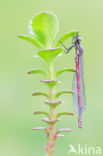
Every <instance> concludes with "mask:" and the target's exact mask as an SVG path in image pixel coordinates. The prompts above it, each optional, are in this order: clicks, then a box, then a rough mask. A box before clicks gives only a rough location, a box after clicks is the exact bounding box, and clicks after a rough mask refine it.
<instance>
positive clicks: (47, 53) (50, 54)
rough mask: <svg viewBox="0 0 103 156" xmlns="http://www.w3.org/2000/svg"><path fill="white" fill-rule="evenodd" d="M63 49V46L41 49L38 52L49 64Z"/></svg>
mask: <svg viewBox="0 0 103 156" xmlns="http://www.w3.org/2000/svg"><path fill="white" fill-rule="evenodd" d="M62 51H63V48H53V49H49V50H48V49H45V50H41V51H39V52H38V53H37V55H38V56H40V57H41V58H42V59H44V60H45V61H46V62H47V63H48V64H49V63H51V62H52V61H53V60H54V59H55V58H56V56H58V55H59V54H60V53H61V52H62Z"/></svg>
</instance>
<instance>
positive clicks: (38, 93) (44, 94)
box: [32, 92, 49, 98]
mask: <svg viewBox="0 0 103 156" xmlns="http://www.w3.org/2000/svg"><path fill="white" fill-rule="evenodd" d="M38 95H43V96H45V97H47V98H48V97H49V96H48V94H46V93H44V92H33V93H32V96H38Z"/></svg>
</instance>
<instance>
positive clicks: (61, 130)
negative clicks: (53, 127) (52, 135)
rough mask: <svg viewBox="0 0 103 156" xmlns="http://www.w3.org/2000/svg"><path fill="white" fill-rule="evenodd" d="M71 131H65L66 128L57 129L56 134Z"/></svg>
mask: <svg viewBox="0 0 103 156" xmlns="http://www.w3.org/2000/svg"><path fill="white" fill-rule="evenodd" d="M71 131H72V130H71V129H67V128H64V129H58V130H57V132H56V134H58V133H60V132H71Z"/></svg>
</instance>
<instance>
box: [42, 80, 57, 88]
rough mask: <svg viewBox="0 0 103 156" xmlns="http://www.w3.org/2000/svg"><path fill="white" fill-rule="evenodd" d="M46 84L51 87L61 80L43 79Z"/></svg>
mask: <svg viewBox="0 0 103 156" xmlns="http://www.w3.org/2000/svg"><path fill="white" fill-rule="evenodd" d="M41 82H43V83H44V84H46V85H48V86H49V87H53V86H55V85H56V84H57V83H60V81H57V80H41Z"/></svg>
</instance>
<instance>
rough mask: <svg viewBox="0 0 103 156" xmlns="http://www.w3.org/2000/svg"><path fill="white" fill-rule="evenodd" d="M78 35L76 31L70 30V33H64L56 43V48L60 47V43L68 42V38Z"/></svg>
mask: <svg viewBox="0 0 103 156" xmlns="http://www.w3.org/2000/svg"><path fill="white" fill-rule="evenodd" d="M77 33H78V31H77V30H72V31H71V32H68V33H66V34H65V35H63V36H62V37H61V38H60V39H59V40H58V42H57V44H56V47H58V46H61V43H63V42H64V41H66V40H68V39H69V38H70V37H73V36H74V35H76V34H77Z"/></svg>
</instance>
